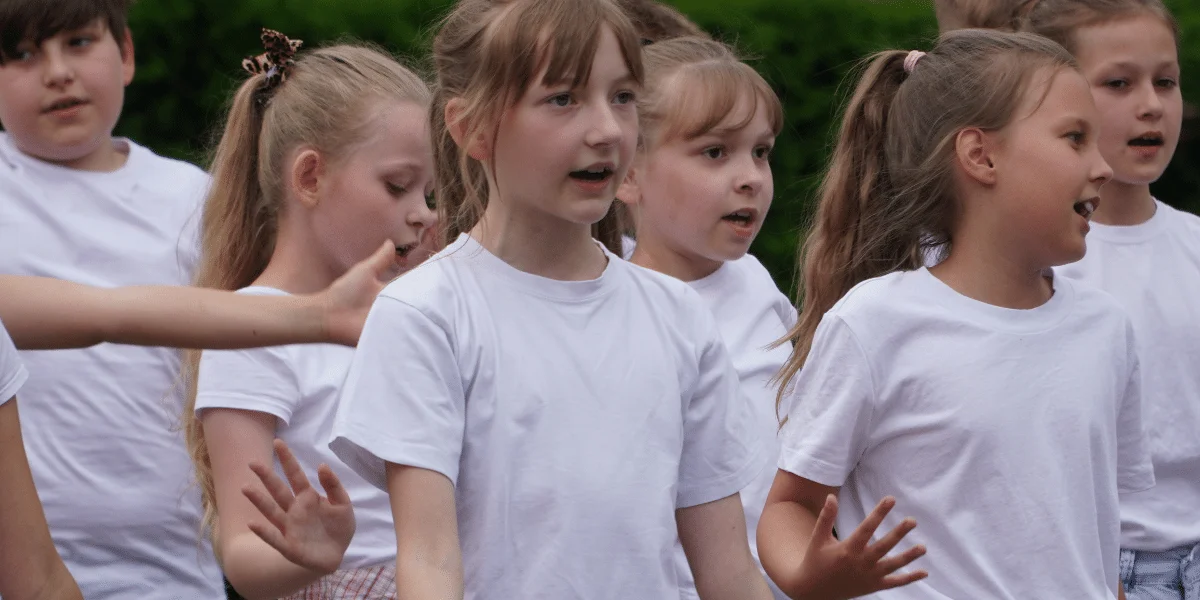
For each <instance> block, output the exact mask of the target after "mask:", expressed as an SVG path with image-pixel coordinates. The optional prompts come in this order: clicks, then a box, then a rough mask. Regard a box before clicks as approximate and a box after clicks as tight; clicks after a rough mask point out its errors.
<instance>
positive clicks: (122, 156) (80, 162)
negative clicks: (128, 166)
mask: <svg viewBox="0 0 1200 600" xmlns="http://www.w3.org/2000/svg"><path fill="white" fill-rule="evenodd" d="M128 159H129V151H128V150H126V149H124V148H118V147H117V145H116V143H114V142H113V140H112V138H105V140H104V142H103V143H101V144H100V145H99V146H98V147H97V148H96V149H95V150H92V151H91V152H89V153H87V154H85V155H83V156H81V157H79V158H74V159H70V160H49V161H47V162H50V163H53V164H56V165H58V166H60V167H66V168H68V169H73V170H76V171H89V172H92V173H112V172H113V171H116V170H118V169H120V168H121V167H123V166H125V162H126V161H127V160H128Z"/></svg>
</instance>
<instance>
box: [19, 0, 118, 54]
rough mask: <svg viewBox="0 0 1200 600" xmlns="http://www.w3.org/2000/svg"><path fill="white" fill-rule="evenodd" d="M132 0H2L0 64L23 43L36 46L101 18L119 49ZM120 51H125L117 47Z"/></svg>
mask: <svg viewBox="0 0 1200 600" xmlns="http://www.w3.org/2000/svg"><path fill="white" fill-rule="evenodd" d="M131 1H132V0H4V1H3V2H0V65H2V64H4V63H5V61H8V60H11V59H12V57H14V56H16V54H17V47H18V46H20V45H21V44H23V43H25V42H32V43H33V44H34V45H35V46H40V45H41V44H42V42H44V41H46V40H47V39H50V38H52V37H54V36H56V35H58V34H59V33H60V32H63V31H70V30H73V29H78V28H80V27H84V26H86V25H87V24H89V23H91V22H92V21H94V20H96V19H103V20H104V22H105V24H106V25H108V30H109V31H110V32H111V33H112V36H113V39H115V40H117V44H118V46H120V42H121V38H123V37H125V31H126V30H128V29H129V16H128V15H129V5H130V3H131ZM121 52H122V53H124V52H125V48H124V47H123V46H122V47H121Z"/></svg>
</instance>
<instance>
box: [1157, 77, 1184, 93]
mask: <svg viewBox="0 0 1200 600" xmlns="http://www.w3.org/2000/svg"><path fill="white" fill-rule="evenodd" d="M1154 85H1156V86H1158V87H1160V88H1163V89H1168V90H1173V89H1175V88H1177V87H1179V82H1178V81H1175V80H1174V79H1171V78H1170V77H1163V78H1162V79H1159V80H1158V81H1155V82H1154Z"/></svg>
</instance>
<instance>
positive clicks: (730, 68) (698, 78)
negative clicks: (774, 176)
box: [654, 61, 783, 141]
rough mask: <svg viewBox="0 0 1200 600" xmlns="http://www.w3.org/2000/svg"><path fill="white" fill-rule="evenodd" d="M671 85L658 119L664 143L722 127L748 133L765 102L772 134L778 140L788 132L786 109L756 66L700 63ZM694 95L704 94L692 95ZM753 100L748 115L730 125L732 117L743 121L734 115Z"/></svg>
mask: <svg viewBox="0 0 1200 600" xmlns="http://www.w3.org/2000/svg"><path fill="white" fill-rule="evenodd" d="M665 83H666V85H665V86H664V90H663V93H662V96H661V101H662V104H661V105H660V107H659V108H658V110H657V111H656V112H658V115H655V117H656V118H655V119H654V120H655V121H657V122H658V123H660V126H659V131H658V132H657V138H658V140H660V141H663V140H674V139H683V140H690V139H694V138H697V137H700V136H702V135H705V134H707V133H711V132H712V131H714V130H716V129H717V128H718V127H721V128H722V129H723V130H724V129H728V130H738V129H742V128H743V127H746V126H747V125H749V124H750V122H751V121H753V120H754V119H755V118H756V117H757V116H758V111H759V102H758V101H760V100H761V101H762V104H763V105H765V106H764V108H765V109H766V110H767V121H768V122H769V123H770V125H771V132H772V134H774V135H776V136H778V135H779V133H780V132H781V131H782V130H783V105H782V103H781V102H780V101H779V96H778V95H776V94H775V90H773V89H771V86H770V85H769V84H767V82H766V80H764V79H763V78H762V76H761V75H759V74H758V72H757V71H755V70H754V68H753V67H751V66H750V65H747V64H745V63H741V62H727V61H721V62H717V61H708V62H703V63H696V64H692V65H688V66H686V67H684V68H682V69H680V70H679V71H678V72H677V73H676V74H675V75H674V76H672V77H671V80H670V81H669V82H665ZM691 90H703V92H702V93H687V92H688V91H691ZM747 100H752V102H750V103H749V104H750V106H749V110H742V111H741V113H742V114H741V115H740V118H738V120H737V121H735V122H732V123H726V120H728V119H730V118H731V117H735V118H737V117H736V116H735V115H734V114H733V113H734V111H735V110H736V109H737V108H738V104H739V103H744V102H745V101H747ZM723 124H724V127H722V125H723Z"/></svg>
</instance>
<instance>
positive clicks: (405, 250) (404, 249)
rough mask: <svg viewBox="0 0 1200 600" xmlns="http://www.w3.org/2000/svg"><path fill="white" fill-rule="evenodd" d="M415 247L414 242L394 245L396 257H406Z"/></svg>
mask: <svg viewBox="0 0 1200 600" xmlns="http://www.w3.org/2000/svg"><path fill="white" fill-rule="evenodd" d="M416 247H417V244H416V243H412V244H405V245H403V246H396V258H408V255H409V253H411V252H412V251H413V250H414V249H416Z"/></svg>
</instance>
